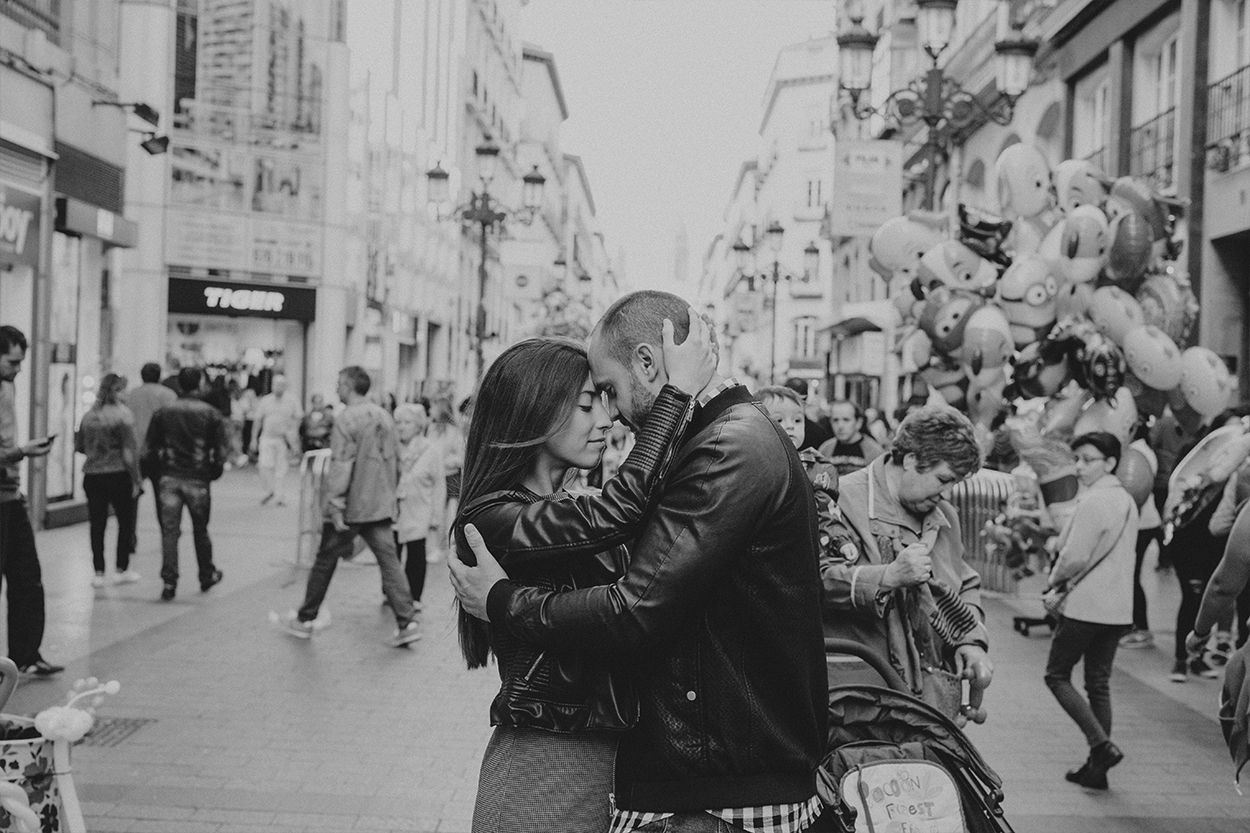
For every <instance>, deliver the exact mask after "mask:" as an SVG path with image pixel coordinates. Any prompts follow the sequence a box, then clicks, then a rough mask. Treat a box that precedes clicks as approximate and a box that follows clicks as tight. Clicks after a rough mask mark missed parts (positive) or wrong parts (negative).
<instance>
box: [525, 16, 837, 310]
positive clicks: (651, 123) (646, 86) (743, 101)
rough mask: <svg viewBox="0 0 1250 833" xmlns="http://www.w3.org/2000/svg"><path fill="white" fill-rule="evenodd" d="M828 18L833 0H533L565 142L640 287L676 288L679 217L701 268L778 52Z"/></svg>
mask: <svg viewBox="0 0 1250 833" xmlns="http://www.w3.org/2000/svg"><path fill="white" fill-rule="evenodd" d="M834 27H835V0H529V4H528V5H527V6H526V7H525V9H524V10H523V11H522V25H521V31H522V37H523V38H524V40H525V41H526V42H528V43H533V44H536V45H538V46H540V47H542V48H544V49H546V50H547V51H549V52H551V53H553V54H554V55H555V59H556V67H557V69H558V70H559V73H560V81H561V83H562V85H563V87H564V94H565V99H566V100H567V103H568V107H569V119H568V121H566V122H565V123H564V126H563V128H562V130H561V136H560V141H561V144H562V145H563V149H564V152H565V153H573V154H577V155H580V156H581V157H582V159H583V161H584V162H585V165H586V173H587V175H588V176H589V178H590V187H591V190H592V191H593V192H594V198H595V207H596V208H597V209H598V216H599V223H600V227H601V229H602V231H603V233H604V236H605V239H606V242H607V246H608V251H609V253H610V254H612V255H613V256H614V257H615V256H616V253H617V251H618V250H623V251H624V255H625V277H626V278H627V279H628V280H629V281H630V283H631V284H632V287H633V288H648V287H656V288H659V287H664V288H672V286H673V284H672V281H673V274H674V265H673V264H674V241H675V239H676V235H677V232H678V229H679V228H680V227H681V226H683V225H684V227H685V229H686V233H687V235H688V239H689V270H688V273H689V277H690V279H691V280H692V281H697V280H698V271H699V267H700V264H701V262H702V258H703V253H704V251H705V250H706V248H707V246H708V244H709V242H711V239H712V236H713V235H714V234H716V232H717V231H718V230H719V224H720V219H721V214H722V212H723V210H724V208H725V204H726V201H727V200H728V199H729V195H730V189H731V188H732V187H733V184H734V179H735V177H736V176H737V172H738V169H739V167H740V166H741V164H742V162H743V161H744V160H746V159H749V158H754V157H755V155H756V152H757V147H758V145H757V142H758V139H759V133H758V131H759V123H760V118H761V115H762V109H761V102H762V100H763V96H764V87H765V85H766V84H767V83H768V77H769V74H770V73H771V72H772V68H773V63H774V61H775V60H776V57H777V52H778V50H780V49H781V48H782V47H784V46H788V45H790V44H793V43H799V42H802V41H804V40H807V39H809V38H811V37H816V36H821V35H825V34H828V33H829V32H831V31H833V29H834ZM691 294H693V288H692V289H691Z"/></svg>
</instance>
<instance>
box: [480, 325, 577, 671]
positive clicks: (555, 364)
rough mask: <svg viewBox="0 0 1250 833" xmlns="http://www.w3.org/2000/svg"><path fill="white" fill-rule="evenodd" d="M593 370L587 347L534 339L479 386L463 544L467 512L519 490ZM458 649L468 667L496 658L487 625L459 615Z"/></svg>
mask: <svg viewBox="0 0 1250 833" xmlns="http://www.w3.org/2000/svg"><path fill="white" fill-rule="evenodd" d="M589 373H590V362H589V361H588V360H587V358H586V349H585V348H584V347H582V346H581V345H580V344H578V343H576V342H574V341H570V340H567V339H561V338H533V339H528V340H526V341H522V342H520V343H518V344H515V345H513V346H512V347H509V348H508V349H507V350H505V351H504V352H503V353H502V354H501V355H500V356H499V358H497V359H495V361H494V362H493V363H492V364H491V366H490V369H488V370H487V371H486V375H485V376H484V377H482V381H481V383H480V384H479V385H478V390H477V396H476V398H475V401H474V406H473V419H472V421H471V422H470V423H469V435H468V439H467V441H466V444H465V455H464V481H463V485H462V487H461V491H460V508H459V510H458V511H457V514H456V521H455V530H456V539H457V542H459V541H460V540H462V536H463V532H464V509H465V507H466V506H468V505H470V504H471V503H473V501H474V500H476V499H477V498H479V497H481V496H482V495H487V494H490V493H491V492H497V491H500V490H502V489H513V488H516V487H517V486H520V485H521V481H523V480H524V479H525V477H526V475H528V474H529V473H530V471H531V470H532V469H533V467H534V461H535V460H536V459H537V458H538V452H539V450H540V449H541V448H542V445H543V443H544V442H546V441H547V439H548V438H550V437H551V436H552V435H554V434H556V433H557V432H559V430H560V429H561V428H562V427H563V426H564V424H565V422H567V420H568V418H569V415H570V413H571V412H572V408H573V404H574V403H575V402H576V401H577V397H578V394H579V393H580V392H581V390H582V386H583V385H584V384H585V382H586V377H587V375H588V374H589ZM459 619H460V650H461V652H462V653H463V654H464V658H465V661H466V662H467V663H468V664H469V667H470V668H480V667H482V666H484V665H485V664H486V660H487V658H488V657H489V655H490V638H489V633H490V632H489V629H488V627H487V625H486V623H485V622H483V621H482V620H480V619H477V618H475V617H473V616H470V615H469V614H468V613H466V612H465V611H464V610H461V611H460V612H459Z"/></svg>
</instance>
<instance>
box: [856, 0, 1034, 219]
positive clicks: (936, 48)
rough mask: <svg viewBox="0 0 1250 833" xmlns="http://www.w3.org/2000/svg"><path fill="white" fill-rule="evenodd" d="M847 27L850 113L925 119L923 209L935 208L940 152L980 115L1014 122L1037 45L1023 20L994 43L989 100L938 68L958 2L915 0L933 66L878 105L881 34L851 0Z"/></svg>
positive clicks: (860, 116) (901, 121) (863, 116)
mask: <svg viewBox="0 0 1250 833" xmlns="http://www.w3.org/2000/svg"><path fill="white" fill-rule="evenodd" d="M849 5H850V8H849V10H848V17H849V19H850V21H851V25H850V26H849V27H844V28H843V29H842V30H841V31H840V32H839V33H838V38H837V40H838V50H839V55H840V70H841V81H840V83H841V87H842V89H844V90H846V91H847V93H848V94H849V95H850V97H851V112H852V113H853V114H854V116H855V118H857V119H861V120H863V119H867V118H869V117H871V116H873V115H880V116H883V117H885V118H888V119H893V120H894V121H896V122H898V123H899V124H900V125H906V124H912V123H915V122H916V121H923V122H924V123H925V125H926V127H927V128H928V129H927V130H926V135H925V160H926V163H927V165H926V167H927V170H926V171H925V208H927V209H930V210H932V209H933V208H935V207H936V206H935V200H936V186H937V160H938V154H939V153H940V152H941V151H942V150H943V147H944V145H945V143H946V142H947V141H949V140H950V138H951V136H952V135H953V134H954V133H956V132H958V131H959V130H962V129H964V128H966V127H968V126H969V125H971V124H973V122H975V121H976V120H977V119H978V118H982V119H986V120H990V121H993V122H995V123H996V124H1000V125H1004V126H1005V125H1008V124H1010V123H1011V119H1012V116H1013V115H1014V113H1015V107H1016V100H1017V99H1019V98H1020V96H1021V95H1023V94H1024V91H1025V90H1026V89H1027V88H1028V86H1029V75H1030V73H1031V71H1032V67H1033V56H1034V55H1035V54H1036V53H1037V49H1038V43H1037V41H1035V40H1032V39H1029V38H1026V37H1024V35H1023V33H1022V31H1021V27H1020V25H1019V24H1014V23H1013V24H1012V33H1011V35H1010V36H1008V37H1007V38H1006V39H1004V40H1000V41H998V42H997V43H996V44H995V45H994V60H995V65H996V66H995V86H996V87H997V88H998V92H999V96H998V98H996V99H995V100H994V101H992V102H990V103H989V104H986V103H984V102H982V101H981V100H980V99H979V98H978V97H977V96H975V95H973V94H972V93H970V92H968V91H967V90H965V89H964V88H963V87H961V86H960V85H959V82H957V81H956V80H955V79H953V78H950V77H948V76H947V75H946V73H945V72H944V71H943V69H942V67H940V66H938V57H939V56H940V55H941V54H942V53H943V52H944V51H945V50H946V48H947V47H948V46H949V45H950V41H951V36H952V34H953V33H954V30H955V9H956V6H957V5H958V0H916V30H917V35H918V40H919V43H920V46H921V47H922V48H923V49H924V51H925V53H926V54H927V55H928V56H929V59H930V60H931V61H932V66H931V67H930V68H929V69H928V70H926V71H925V73H924V75H923V76H921V77H920V78H916V79H914V80H913V81H912V82H911V83H909V84H908V85H907V86H906V87H904V88H903V89H901V90H895V91H893V92H892V93H890V94H889V95H888V96H887V97H886V99H885V101H884V102H883V103H882V104H881V106H880V107H873V106H872V105H871V104H870V103H869V102H868V100H867V99H866V98H865V96H864V93H866V92H868V90H869V88H870V86H871V84H872V69H873V66H872V62H873V53H874V52H875V50H876V48H877V40H878V38H877V35H875V34H874V33H872V32H870V31H868V29H867V28H865V27H864V16H863V10H862V9H861V8H860V6H859V4H858V3H856V2H852V3H850V4H849Z"/></svg>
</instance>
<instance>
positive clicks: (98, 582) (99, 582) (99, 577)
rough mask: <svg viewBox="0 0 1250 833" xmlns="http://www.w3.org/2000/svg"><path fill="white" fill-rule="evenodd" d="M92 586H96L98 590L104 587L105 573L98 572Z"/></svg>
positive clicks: (92, 580)
mask: <svg viewBox="0 0 1250 833" xmlns="http://www.w3.org/2000/svg"><path fill="white" fill-rule="evenodd" d="M91 586H92V587H94V588H95V589H96V590H99V589H100V588H101V587H103V586H104V573H96V574H95V577H94V578H92V579H91Z"/></svg>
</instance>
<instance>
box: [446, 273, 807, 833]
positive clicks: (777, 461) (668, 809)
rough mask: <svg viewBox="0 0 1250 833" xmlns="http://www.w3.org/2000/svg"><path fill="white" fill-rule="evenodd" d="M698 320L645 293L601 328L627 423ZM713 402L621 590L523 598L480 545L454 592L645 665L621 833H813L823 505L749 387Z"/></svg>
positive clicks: (650, 398)
mask: <svg viewBox="0 0 1250 833" xmlns="http://www.w3.org/2000/svg"><path fill="white" fill-rule="evenodd" d="M687 309H688V307H687V304H686V302H685V301H683V300H682V299H680V298H678V297H676V296H674V295H670V294H668V293H664V292H638V293H633V294H631V295H628V296H626V297H625V298H622V299H621V300H619V301H617V302H616V303H615V304H613V306H612V307H611V308H610V309H609V310H608V312H607V313H606V314H605V315H604V317H603V320H602V321H600V322H599V324H598V326H597V327H596V328H595V332H594V333H593V335H592V336H591V343H590V351H589V357H590V367H591V375H592V377H593V379H594V381H595V384H596V386H597V387H599V389H600V390H602V391H604V392H605V393H606V394H607V396H608V397H609V399H610V401H611V402H612V408H613V410H614V412H615V414H616V415H619V417H620V419H621V420H622V421H623V422H626V423H627V424H630V425H635V426H636V425H639V424H641V423H642V422H643V421H645V419H646V417H647V414H648V412H649V410H650V408H651V406H652V404H653V403H654V401H655V398H656V396H657V394H658V392H659V391H660V389H661V388H662V387H663V385H664V384H665V382H666V381H667V374H666V372H665V369H664V365H663V358H662V355H661V352H660V347H659V344H660V332H661V323H662V321H663V319H665V318H667V319H669V320H671V321H672V322H673V323H674V325H675V326H676V335H677V337H678V338H682V339H684V338H685V337H686V332H687V329H688V326H689V321H688V318H687ZM697 401H698V405H697V407H696V410H695V414H694V417H693V420H692V422H691V425H690V427H689V429H688V430H687V431H686V433H685V435H684V437H683V438H682V439H680V440H679V441H678V445H677V446H676V448H675V449H674V454H675V455H676V456H675V459H674V461H673V464H672V467H671V469H670V473H669V476H668V479H667V481H666V483H665V484H664V486H663V487H662V490H661V493H660V496H659V498H658V500H657V503H656V505H655V507H654V508H653V509H652V510H651V512H650V514H649V516H648V517H647V518H646V520H645V522H644V527H643V531H642V533H641V535H640V536H639V538H638V539H637V541H635V542H634V544H633V546H632V547H631V551H632V562H631V564H630V566H629V569H628V571H627V572H626V574H625V576H624V577H623V578H621V579H620V580H619V581H617V582H616V583H615V584H611V585H605V586H599V587H592V588H587V589H581V590H572V591H567V592H554V591H548V590H543V589H539V588H533V587H521V586H519V585H515V584H512V583H511V582H509V581H508V580H507V576H506V574H505V573H504V572H503V570H502V569H501V568H500V567H499V565H498V562H496V561H495V560H494V559H493V558H492V557H491V556H490V554H489V552H488V550H487V549H486V548H485V546H484V545H483V544H482V543H481V538H480V536H478V535H477V534H476V532H475V531H473V532H469V533H468V534H467V535H466V537H467V539H468V541H469V543H470V545H471V546H472V548H473V553H474V555H475V556H476V558H477V564H478V566H477V567H476V568H470V567H467V566H465V565H464V564H463V563H461V561H460V560H458V559H452V561H451V567H452V574H453V583H455V585H456V590H457V595H459V597H460V601H461V603H462V604H463V605H464V606H465V608H466V609H467V610H468V611H470V612H471V613H473V614H474V615H477V616H479V617H480V618H483V619H488V621H490V622H491V623H492V624H493V625H496V626H503V627H505V628H506V629H507V630H508V631H509V632H510V633H511V634H512V635H513V636H515V637H517V638H519V639H522V640H525V641H528V642H531V643H534V644H536V645H540V646H543V647H546V648H551V649H555V650H564V651H579V652H586V653H593V654H594V655H596V656H601V657H602V656H616V657H618V658H619V659H620V660H621V661H625V660H628V661H629V662H630V663H631V665H630V667H631V668H632V669H633V672H634V674H635V679H636V682H637V684H638V691H639V697H640V701H641V718H640V720H639V723H638V725H637V727H636V728H635V729H633V730H632V731H630V732H628V733H626V734H625V735H624V736H623V737H622V740H621V743H620V746H619V749H618V752H617V761H616V778H615V785H614V793H613V796H612V799H613V801H614V808H615V814H614V821H613V825H612V831H613V833H626V831H634V830H659V829H665V826H664V825H665V823H664V822H662V821H660V820H661V819H667V818H670V817H674V818H672V819H671V820H670V821H669V822H668V825H669V827H668V828H667V829H670V830H672V829H680V830H690V831H702V830H709V831H710V830H723V829H726V828H725V826H723V825H728V829H730V830H748V831H760V830H764V829H768V830H770V831H781V833H797V831H800V830H803V829H804V828H805V827H807V826H808V825H809V824H810V823H811V821H812V819H813V818H814V817H815V815H816V814H817V813H818V811H819V801H818V799H816V780H815V771H816V768H817V764H818V762H819V759H820V755H821V751H822V746H823V741H824V738H825V728H826V721H827V715H826V712H827V705H826V699H827V686H826V675H825V657H824V644H823V637H822V632H821V624H820V596H821V585H820V580H819V572H818V566H817V541H816V507H815V503H814V500H813V497H812V489H811V485H810V483H809V481H808V479H807V476H806V474H805V473H804V470H803V466H802V464H801V463H800V461H799V458H798V454H797V453H796V451H795V449H794V446H793V445H792V444H791V442H790V441H789V439H788V438H787V437H786V435H785V434H784V433H782V431H781V429H780V428H779V427H778V426H777V424H776V423H775V422H774V421H773V420H772V419H771V418H769V416H768V415H767V414H766V413H765V412H764V411H763V409H762V408H761V407H760V405H759V403H758V402H757V401H755V399H754V398H753V397H752V396H751V394H750V393H749V392H748V391H747V389H746V388H745V387H743V386H742V385H740V384H739V383H738V382H737V381H736V380H734V379H732V378H730V379H724V378H720V377H714V378H713V379H712V381H711V383H710V384H709V385H708V388H707V389H705V390H704V392H703V393H702V394H701V395H700V396H699V397H698V398H697ZM469 529H470V530H471V529H472V528H471V527H470V528H469ZM464 555H465V556H466V557H467V556H468V553H465V554H464ZM487 614H489V615H487ZM653 825H654V826H653ZM673 825H678V826H676V827H674V826H673Z"/></svg>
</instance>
